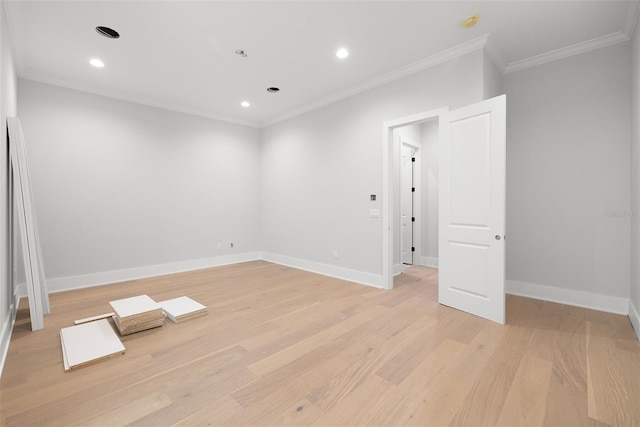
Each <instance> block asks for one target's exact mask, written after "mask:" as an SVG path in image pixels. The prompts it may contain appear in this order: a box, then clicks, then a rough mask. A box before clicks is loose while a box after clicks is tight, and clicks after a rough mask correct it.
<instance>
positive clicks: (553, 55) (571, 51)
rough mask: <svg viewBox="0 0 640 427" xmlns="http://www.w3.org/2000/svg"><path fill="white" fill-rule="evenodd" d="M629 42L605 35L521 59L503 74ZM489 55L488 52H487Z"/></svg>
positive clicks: (620, 36) (621, 35)
mask: <svg viewBox="0 0 640 427" xmlns="http://www.w3.org/2000/svg"><path fill="white" fill-rule="evenodd" d="M629 40H630V37H629V36H628V35H626V34H625V33H623V32H622V31H618V32H617V33H612V34H607V35H605V36H602V37H597V38H595V39H592V40H587V41H584V42H580V43H575V44H572V45H570V46H566V47H562V48H560V49H555V50H552V51H550V52H545V53H542V54H540V55H536V56H532V57H531V58H527V59H522V60H520V61H515V62H510V63H509V64H507V66H506V67H505V68H504V74H507V73H512V72H514V71H519V70H524V69H525V68H531V67H535V66H537V65H542V64H546V63H547V62H553V61H557V60H559V59H563V58H568V57H570V56H573V55H579V54H581V53H586V52H589V51H592V50H596V49H600V48H603V47H607V46H611V45H614V44H618V43H624V42H627V41H629ZM487 53H489V52H487Z"/></svg>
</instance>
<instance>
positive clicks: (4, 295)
mask: <svg viewBox="0 0 640 427" xmlns="http://www.w3.org/2000/svg"><path fill="white" fill-rule="evenodd" d="M0 98H1V99H2V101H1V102H0V123H1V126H2V132H0V133H1V134H2V136H1V140H2V149H0V200H1V201H2V202H1V205H2V206H1V207H0V372H1V371H2V365H3V364H4V357H5V352H6V350H7V349H8V346H9V337H10V334H11V321H12V313H11V311H12V310H11V305H12V302H13V286H12V284H11V283H9V269H10V266H9V265H8V261H9V256H8V254H9V245H8V242H7V240H8V233H7V231H8V207H9V204H8V199H7V197H8V193H7V190H8V171H7V167H8V160H7V154H8V152H7V132H6V122H7V120H6V118H7V116H15V115H16V74H15V69H14V65H13V54H12V50H11V43H10V40H9V29H8V25H7V18H6V11H5V2H4V1H0Z"/></svg>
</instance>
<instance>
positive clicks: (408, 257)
mask: <svg viewBox="0 0 640 427" xmlns="http://www.w3.org/2000/svg"><path fill="white" fill-rule="evenodd" d="M400 149H401V154H402V160H401V161H402V164H401V168H402V171H401V173H402V176H401V179H400V185H401V186H402V188H401V190H400V193H401V196H400V199H401V201H400V203H401V207H400V211H401V226H402V227H401V228H402V230H401V233H402V234H401V235H400V245H401V247H402V263H403V264H408V265H412V264H413V251H412V250H411V248H413V221H412V220H411V218H412V217H413V191H412V190H411V189H412V187H413V162H412V161H411V159H412V157H413V149H412V148H411V147H409V146H407V145H405V144H402V143H401V148H400Z"/></svg>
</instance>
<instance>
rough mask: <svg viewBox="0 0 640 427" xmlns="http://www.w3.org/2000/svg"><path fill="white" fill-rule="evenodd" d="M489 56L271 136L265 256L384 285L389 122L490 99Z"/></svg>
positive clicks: (356, 99) (266, 158)
mask: <svg viewBox="0 0 640 427" xmlns="http://www.w3.org/2000/svg"><path fill="white" fill-rule="evenodd" d="M482 56H483V53H482V51H476V52H473V53H470V54H468V55H465V56H463V57H460V58H457V59H454V60H452V61H449V62H446V63H443V64H440V65H437V66H435V67H432V68H429V69H427V70H424V71H421V72H419V73H416V74H413V75H411V76H408V77H405V78H403V79H400V80H396V81H394V82H391V83H389V84H386V85H384V86H381V87H378V88H375V89H372V90H369V91H367V92H364V93H361V94H359V95H356V96H353V97H351V98H348V99H345V100H343V101H340V102H337V103H335V104H332V105H329V106H327V107H324V108H321V109H318V110H315V111H312V112H310V113H307V114H304V115H301V116H298V117H295V118H292V119H290V120H287V121H285V122H281V123H278V124H275V125H272V126H269V127H267V128H265V129H263V131H262V158H261V162H262V163H261V223H260V231H261V235H262V239H261V241H262V247H263V250H264V251H265V252H267V253H271V254H277V255H278V256H280V258H279V259H282V258H283V257H284V258H295V259H302V260H305V261H307V262H310V263H312V264H314V265H316V266H318V265H330V266H337V267H340V268H344V269H346V270H349V271H356V272H364V273H367V274H370V275H375V276H376V277H378V280H379V279H380V277H381V276H380V275H381V273H382V230H381V228H382V224H381V221H382V219H381V218H369V209H370V208H378V209H382V204H381V199H380V198H378V201H377V202H375V203H372V202H370V201H369V195H370V194H377V195H378V196H380V194H381V191H382V123H383V122H385V121H388V120H392V119H397V118H400V117H404V116H408V115H410V114H415V113H419V112H424V111H429V110H433V109H437V108H441V107H444V106H451V107H454V108H455V107H459V106H463V105H466V104H470V103H473V102H477V101H479V100H480V99H482V92H483V82H482V74H483V73H482V67H483V64H482ZM336 250H337V251H338V253H339V257H338V259H334V258H333V256H332V254H333V252H334V251H336ZM298 265H299V264H298ZM350 277H353V276H350ZM368 277H370V276H368ZM370 278H371V277H370ZM371 279H373V278H371ZM363 281H366V280H363ZM378 284H379V283H378Z"/></svg>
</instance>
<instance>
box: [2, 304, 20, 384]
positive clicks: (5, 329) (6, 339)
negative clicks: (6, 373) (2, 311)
mask: <svg viewBox="0 0 640 427" xmlns="http://www.w3.org/2000/svg"><path fill="white" fill-rule="evenodd" d="M19 303H20V297H18V296H14V299H13V303H12V304H11V307H9V318H8V319H7V321H6V322H5V324H4V325H2V331H1V332H0V375H2V369H3V368H4V362H5V361H6V360H7V353H9V343H10V342H11V334H12V332H13V325H15V323H16V314H17V313H18V304H19Z"/></svg>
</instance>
